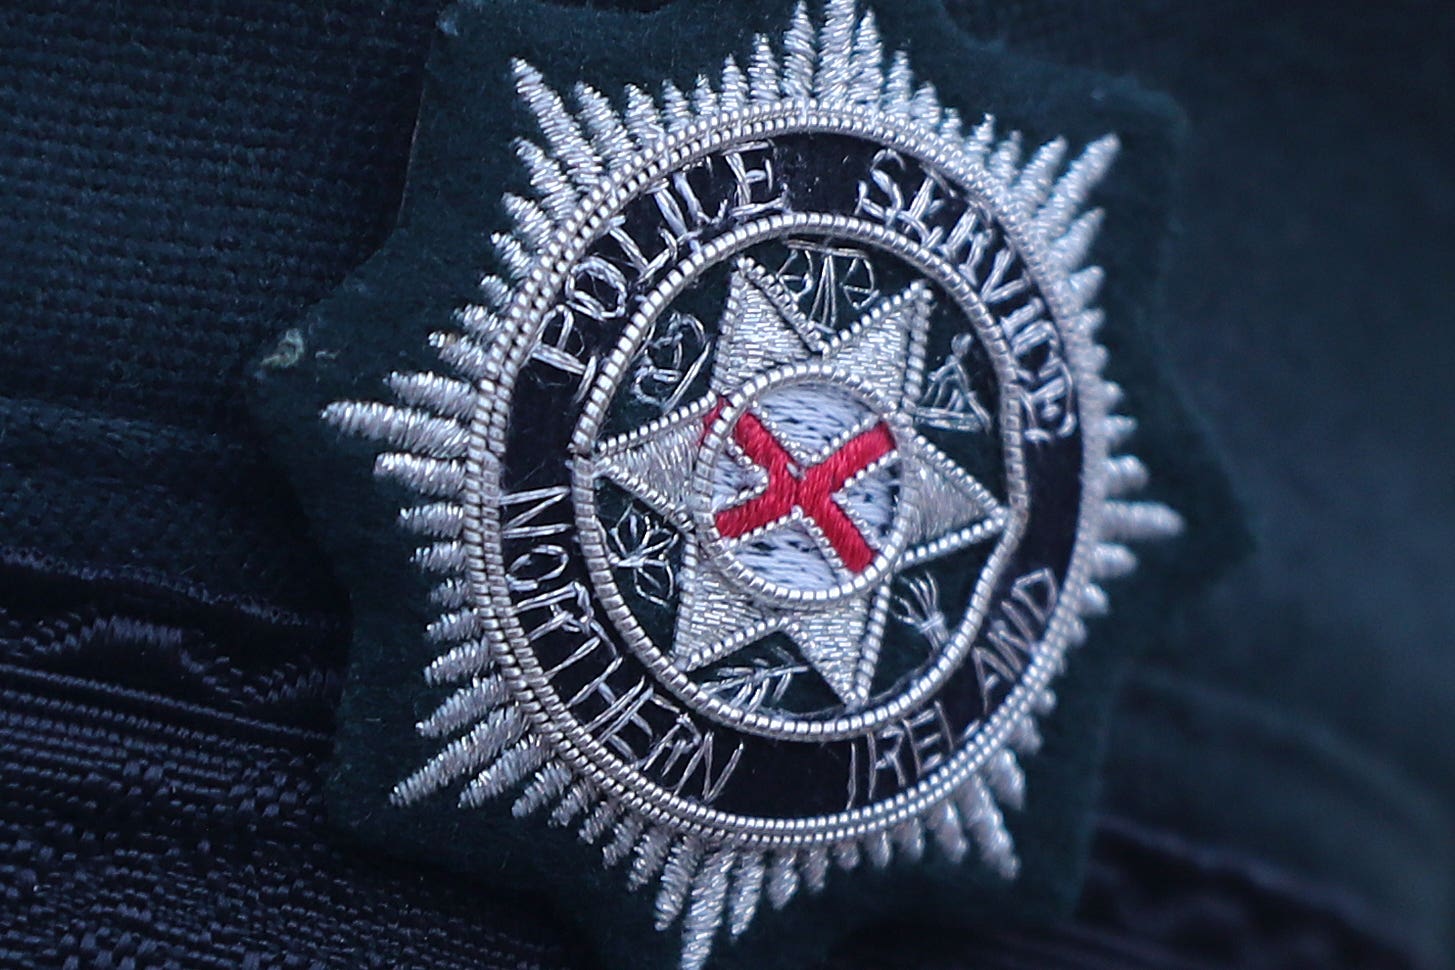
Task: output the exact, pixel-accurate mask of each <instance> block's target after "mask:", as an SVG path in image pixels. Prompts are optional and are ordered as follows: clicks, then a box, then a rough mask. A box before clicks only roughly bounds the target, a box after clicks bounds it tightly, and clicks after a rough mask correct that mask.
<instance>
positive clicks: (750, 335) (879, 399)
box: [595, 257, 1005, 709]
mask: <svg viewBox="0 0 1455 970" xmlns="http://www.w3.org/2000/svg"><path fill="white" fill-rule="evenodd" d="M933 309H934V304H933V297H932V294H931V291H930V289H929V287H928V286H927V285H926V284H924V283H915V284H913V285H911V286H909V287H908V288H906V289H905V290H903V291H902V292H900V293H898V294H897V295H895V296H892V297H888V298H884V299H881V300H879V301H878V302H877V303H876V304H875V305H874V306H871V307H868V308H867V310H866V312H865V313H864V314H863V316H862V317H860V318H859V319H858V320H857V321H855V322H854V323H853V324H852V325H851V326H849V327H847V328H846V329H844V330H842V331H839V332H838V333H835V334H834V335H833V336H832V337H829V338H827V339H826V338H825V337H824V336H823V335H822V334H821V333H820V331H819V330H818V329H817V328H816V327H815V326H814V325H813V324H812V323H811V322H810V321H808V320H806V319H805V318H804V316H803V314H802V313H801V312H800V311H799V309H798V307H797V306H796V305H795V303H794V301H793V298H792V296H791V295H790V294H789V293H788V291H787V290H786V289H785V288H784V287H783V285H782V284H781V283H780V282H779V281H778V280H777V278H775V277H774V276H773V275H772V274H770V273H768V272H767V271H765V270H764V269H763V268H762V267H760V266H759V265H758V264H757V263H755V262H753V261H752V260H751V259H748V258H745V257H744V258H740V259H739V260H738V262H737V265H736V267H735V272H734V274H733V277H732V281H731V284H730V287H729V294H728V301H727V307H726V309H725V311H724V314H723V318H722V322H721V325H720V328H719V331H720V337H719V342H718V346H717V352H716V359H715V364H714V367H713V371H712V376H711V380H710V382H709V388H710V389H709V392H708V393H707V394H706V395H704V396H703V397H702V398H700V399H698V400H697V401H694V402H691V403H689V404H686V405H683V406H681V407H679V408H677V409H676V410H674V411H672V412H670V413H669V414H666V415H664V416H662V417H661V418H658V419H657V420H655V421H653V422H652V423H650V424H649V425H647V426H645V427H643V428H640V429H638V430H636V431H633V432H630V433H627V434H624V435H619V436H617V437H614V438H611V439H608V440H605V441H603V442H601V443H600V444H599V445H598V447H597V449H596V455H595V457H596V469H597V474H598V475H601V476H603V477H605V478H607V479H609V480H611V481H612V482H614V483H616V484H617V485H618V486H620V487H621V488H624V489H626V490H627V491H628V492H630V493H631V494H633V495H635V496H636V497H637V498H639V499H641V500H642V501H644V502H646V503H647V504H648V505H650V506H652V507H653V508H655V509H656V510H657V511H658V512H659V513H660V514H662V515H663V516H665V517H666V518H668V519H669V520H670V521H672V522H673V523H674V524H675V525H676V526H677V527H678V528H679V529H681V530H682V532H683V534H684V536H685V539H686V541H685V544H684V551H683V557H682V565H681V571H680V573H679V576H680V582H679V584H678V585H679V589H680V590H681V600H680V603H679V604H678V610H677V621H676V630H675V631H674V642H673V645H672V648H671V650H670V658H671V660H672V661H673V663H675V664H677V665H678V666H679V667H681V668H683V669H685V670H696V669H698V668H701V667H704V666H707V665H708V664H712V663H715V662H717V661H719V660H721V659H723V658H725V657H728V656H730V655H731V654H733V653H736V652H737V651H739V650H742V649H745V648H747V647H749V646H750V645H752V644H753V643H755V642H757V641H759V640H761V639H762V638H764V637H766V636H768V635H770V634H773V633H780V632H781V633H783V634H784V635H786V636H787V637H788V638H789V639H790V640H791V641H792V642H793V643H794V645H795V646H796V647H797V649H798V650H799V652H800V653H802V655H803V657H804V659H805V660H806V661H807V662H808V664H809V665H810V666H812V668H813V669H814V670H815V671H817V673H818V674H819V675H820V676H822V677H823V679H824V680H825V681H826V682H827V684H828V685H829V687H831V688H832V689H833V691H834V693H835V694H837V695H838V697H839V698H840V699H841V700H842V701H843V702H844V704H845V705H846V707H848V708H851V709H852V708H858V707H862V706H863V705H864V704H865V703H867V702H868V700H869V698H870V694H871V691H872V689H873V683H874V674H875V668H876V665H877V662H878V657H879V649H880V645H881V642H882V639H883V629H884V626H885V620H886V616H887V612H888V608H889V586H890V580H892V579H893V577H894V575H895V574H896V572H897V571H899V570H901V569H904V568H907V567H909V566H912V565H916V564H919V563H923V562H926V561H928V560H930V559H933V558H936V557H938V556H942V555H945V554H947V553H949V552H953V551H955V550H957V549H961V548H964V547H966V546H968V545H971V544H976V543H981V542H984V541H986V540H988V539H991V538H993V537H995V536H996V535H998V534H999V532H1000V531H1001V529H1002V527H1003V525H1004V522H1005V512H1004V509H1003V507H1002V506H1001V504H1000V503H999V502H998V501H997V500H996V498H995V497H994V496H993V495H992V494H991V493H990V491H989V490H988V489H986V488H985V487H984V486H983V485H981V484H980V483H979V482H977V481H976V480H975V479H974V478H972V477H971V476H970V475H969V474H968V473H966V472H965V471H964V470H963V469H961V468H960V467H959V466H958V465H956V464H955V463H954V462H953V461H952V460H951V459H949V458H948V457H947V456H946V455H944V454H943V453H942V452H940V451H939V450H938V449H937V448H935V446H934V445H933V444H931V443H930V442H929V441H928V440H926V439H925V438H924V437H923V436H921V435H920V434H919V433H918V432H916V431H915V429H914V423H913V420H912V418H911V416H910V409H911V408H912V407H913V405H914V402H915V401H916V400H917V399H918V397H919V395H920V391H921V383H922V379H923V370H924V368H923V360H924V352H925V340H926V335H927V331H928V329H929V323H930V318H931V315H932V312H933Z"/></svg>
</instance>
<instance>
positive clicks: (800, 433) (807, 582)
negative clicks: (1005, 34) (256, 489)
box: [323, 0, 1179, 970]
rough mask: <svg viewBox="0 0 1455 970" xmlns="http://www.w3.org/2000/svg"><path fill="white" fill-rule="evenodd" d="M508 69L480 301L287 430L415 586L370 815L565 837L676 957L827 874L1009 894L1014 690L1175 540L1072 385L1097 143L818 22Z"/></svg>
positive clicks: (1016, 796) (835, 17)
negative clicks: (972, 95) (997, 117)
mask: <svg viewBox="0 0 1455 970" xmlns="http://www.w3.org/2000/svg"><path fill="white" fill-rule="evenodd" d="M516 81H517V88H518V91H519V95H520V97H521V98H522V99H523V101H524V103H525V104H526V105H527V106H528V107H529V108H530V110H531V111H532V112H533V114H534V115H535V117H536V119H537V121H538V124H539V132H538V133H537V135H536V138H537V139H538V140H522V141H521V142H520V143H519V156H520V158H521V161H522V163H523V165H524V167H525V169H526V171H527V172H528V174H529V176H530V182H531V185H532V192H531V193H530V194H529V195H528V196H527V195H522V196H518V197H517V196H509V197H507V198H506V200H505V202H506V209H507V211H508V212H509V214H510V216H511V218H512V220H513V226H512V227H511V228H510V229H509V230H508V231H503V232H501V233H500V234H499V235H498V236H497V237H496V251H497V255H498V258H499V264H500V267H501V270H500V273H499V275H487V276H485V277H484V278H483V280H482V282H481V286H480V294H481V297H480V300H479V302H478V303H476V304H473V305H470V306H466V307H463V308H461V309H460V312H459V313H458V314H457V319H458V324H459V325H458V328H457V329H455V330H453V331H451V332H448V333H440V334H436V335H435V336H434V337H433V338H432V339H433V343H434V346H435V347H436V349H437V350H438V354H439V360H440V363H439V366H438V368H436V369H435V370H433V371H430V372H420V373H412V372H411V373H404V372H401V373H396V374H393V375H391V376H390V378H389V380H388V385H389V388H390V394H391V399H390V400H388V401H341V402H338V403H335V404H332V405H330V406H329V407H328V408H326V409H325V411H324V413H323V418H324V420H326V421H327V422H329V423H330V424H331V425H333V426H335V427H337V428H339V429H341V430H342V431H343V432H345V433H349V434H358V435H363V436H366V437H369V438H372V439H374V440H376V441H378V442H380V443H381V444H382V445H383V448H382V451H381V454H380V455H379V457H378V459H377V463H376V466H375V473H376V474H377V475H378V476H379V477H381V478H386V479H389V480H391V481H394V482H400V483H403V484H404V485H406V486H408V487H409V488H410V489H412V490H413V491H414V492H415V493H417V495H418V501H417V502H414V503H412V504H410V505H409V506H408V507H406V508H404V509H403V510H402V511H401V515H400V522H401V524H402V526H403V527H404V528H405V529H407V530H409V532H410V533H411V534H413V535H416V536H418V537H419V539H420V545H419V551H418V554H417V557H416V559H417V563H418V565H419V567H420V568H421V569H423V570H424V571H425V572H426V573H428V574H429V575H431V576H432V577H434V580H435V583H436V585H435V590H434V593H433V602H434V603H435V604H436V606H437V616H436V618H435V620H434V621H433V622H432V623H431V624H430V625H429V627H428V629H427V630H425V631H423V635H424V636H425V637H427V638H428V639H429V641H430V643H431V644H433V645H434V651H433V652H434V653H435V655H436V659H435V660H434V661H433V662H432V663H431V664H430V665H429V666H428V668H427V669H425V670H422V671H421V673H420V676H421V678H422V683H425V684H428V685H430V687H431V689H433V690H435V691H437V696H438V706H437V708H436V709H435V710H434V712H433V713H432V714H430V715H429V716H428V717H426V718H425V719H424V720H422V721H421V722H420V723H419V725H418V731H419V732H420V734H421V735H423V736H424V737H425V738H427V739H430V740H431V742H432V743H434V744H436V745H437V754H436V755H435V756H434V757H432V758H431V759H429V760H428V761H427V763H425V764H423V765H422V766H419V767H418V769H417V770H415V771H413V772H412V773H409V774H408V775H407V776H406V777H403V778H402V779H401V780H400V781H399V783H398V785H397V786H396V787H395V789H394V791H393V792H392V794H390V796H389V797H390V798H392V800H393V801H394V802H395V803H396V804H399V805H410V804H414V803H418V802H421V801H423V800H425V799H440V798H446V799H453V800H455V801H456V802H457V803H458V805H459V807H460V810H461V811H497V810H504V811H513V812H514V813H515V814H516V815H517V816H525V815H531V814H534V813H537V812H540V813H544V814H545V815H546V816H547V817H548V818H549V819H550V820H551V822H552V823H553V824H555V825H557V826H561V827H569V828H571V829H573V830H574V831H575V832H576V833H578V834H579V836H580V837H581V838H582V839H584V840H585V841H587V842H589V843H592V844H597V845H600V846H601V849H602V858H603V864H604V865H606V866H622V867H623V868H624V869H625V872H624V876H623V878H624V881H625V883H626V884H628V885H630V886H632V887H633V888H647V887H650V889H651V891H652V893H653V896H652V899H653V906H654V912H655V917H656V924H657V927H658V929H661V930H664V931H666V930H669V929H671V928H673V927H676V928H677V932H680V934H681V939H682V943H681V965H682V967H683V968H684V970H696V968H699V967H702V966H703V965H705V963H706V962H707V961H708V959H709V957H710V955H711V953H712V950H713V947H714V945H715V943H716V942H718V941H719V940H720V939H722V938H724V937H732V936H736V935H739V934H741V933H742V932H744V931H745V930H746V929H747V927H748V926H749V925H750V924H751V923H752V921H753V918H754V914H755V913H756V912H757V911H758V910H759V908H760V906H761V905H764V904H766V905H771V906H773V907H780V908H781V907H784V906H786V905H788V904H789V903H790V901H791V900H792V898H793V897H794V896H795V895H796V894H798V893H799V892H804V891H808V892H812V891H816V890H818V889H820V888H822V887H823V886H824V885H825V884H826V881H827V880H829V879H830V878H853V877H852V875H847V873H849V872H850V871H852V870H854V869H856V868H859V867H884V866H887V865H889V864H890V862H891V861H892V860H896V859H900V860H913V859H917V858H919V857H921V856H923V855H925V854H926V853H931V852H934V853H943V854H945V855H947V856H948V857H950V858H951V859H954V860H961V859H964V860H965V864H966V865H984V866H988V867H990V868H991V869H992V870H994V871H996V872H998V873H1000V874H1001V875H1003V876H1005V877H1006V878H1013V877H1014V876H1015V875H1016V873H1017V869H1018V863H1017V857H1016V854H1015V850H1014V846H1013V845H1012V842H1011V839H1010V836H1009V834H1008V831H1007V827H1006V824H1005V812H1006V811H1007V810H1014V809H1016V808H1017V807H1018V806H1020V804H1021V803H1022V799H1023V798H1025V797H1027V796H1026V794H1025V792H1024V781H1023V775H1022V770H1021V766H1020V759H1021V758H1023V757H1025V756H1028V755H1030V754H1032V753H1033V752H1034V751H1035V750H1036V748H1037V746H1038V744H1039V736H1038V733H1037V729H1036V719H1037V717H1038V716H1040V715H1043V714H1044V713H1046V712H1047V711H1049V710H1050V708H1051V707H1052V705H1053V703H1054V696H1053V694H1052V691H1051V688H1050V684H1051V681H1052V680H1053V678H1054V677H1055V675H1056V674H1057V673H1058V672H1059V670H1060V669H1061V667H1062V665H1063V663H1064V661H1065V659H1066V654H1067V651H1068V649H1070V648H1071V647H1073V646H1074V645H1076V644H1078V643H1080V642H1081V641H1082V640H1083V639H1084V637H1085V627H1084V624H1083V617H1084V616H1085V615H1088V614H1095V613H1099V612H1102V611H1104V610H1105V609H1106V608H1107V602H1106V595H1105V593H1104V591H1103V589H1102V586H1101V583H1102V582H1103V581H1104V580H1106V579H1108V578H1112V577H1116V576H1121V575H1124V574H1126V573H1128V572H1130V571H1131V570H1132V568H1133V567H1134V565H1135V558H1134V555H1133V553H1132V552H1131V551H1130V550H1129V549H1128V547H1127V545H1126V543H1127V542H1128V541H1131V540H1137V539H1146V538H1156V537H1162V536H1167V535H1171V534H1173V533H1175V532H1176V531H1177V529H1178V528H1179V520H1178V517H1177V516H1176V515H1175V513H1173V512H1172V511H1171V510H1169V509H1167V508H1166V507H1164V506H1162V505H1159V504H1156V503H1152V502H1146V501H1138V500H1137V499H1136V498H1135V493H1136V492H1137V491H1138V490H1140V489H1141V488H1142V487H1143V486H1144V485H1145V483H1146V477H1147V476H1146V470H1145V468H1144V467H1143V466H1142V465H1141V463H1140V462H1138V461H1137V459H1136V458H1134V457H1132V456H1131V455H1129V454H1127V453H1125V451H1124V446H1125V443H1126V442H1127V440H1128V439H1129V437H1130V436H1131V434H1132V433H1133V431H1134V429H1135V424H1134V422H1133V421H1132V419H1130V418H1128V417H1126V416H1123V415H1121V414H1119V413H1118V412H1117V407H1118V403H1119V395H1118V392H1117V389H1116V388H1115V387H1114V386H1113V385H1112V384H1110V383H1109V382H1107V381H1106V380H1104V379H1103V377H1102V376H1101V372H1102V365H1103V361H1104V357H1105V354H1104V351H1103V350H1102V349H1101V348H1100V347H1099V345H1098V344H1097V343H1096V332H1097V328H1098V327H1099V325H1100V323H1101V314H1100V312H1099V311H1098V310H1097V309H1096V308H1095V307H1094V305H1093V304H1094V299H1095V295H1096V293H1097V290H1098V288H1099V285H1100V283H1101V279H1102V274H1101V271H1100V270H1099V269H1097V268H1095V267H1091V266H1088V265H1086V262H1085V261H1086V256H1087V253H1088V251H1089V249H1090V247H1091V244H1092V242H1093V240H1094V238H1095V235H1096V232H1097V229H1098V226H1099V225H1100V222H1101V218H1102V214H1101V212H1100V211H1099V210H1096V209H1088V208H1087V207H1086V206H1087V199H1088V196H1089V195H1090V193H1091V191H1092V189H1093V187H1094V186H1095V184H1096V183H1097V181H1098V180H1099V179H1100V178H1101V176H1102V175H1103V173H1104V172H1105V171H1106V170H1107V168H1108V167H1109V165H1110V164H1111V161H1112V158H1113V156H1114V154H1115V152H1116V148H1117V146H1116V142H1115V139H1114V138H1112V137H1110V136H1108V137H1106V138H1103V139H1102V140H1099V141H1096V142H1093V143H1092V144H1090V145H1089V146H1086V147H1085V148H1084V150H1083V151H1082V152H1081V153H1080V154H1079V155H1077V156H1075V157H1074V158H1071V157H1069V155H1068V146H1067V145H1066V144H1065V142H1064V141H1061V140H1059V139H1058V140H1055V141H1052V142H1050V143H1048V144H1046V145H1044V146H1041V147H1039V148H1037V149H1035V150H1034V151H1029V152H1023V149H1022V145H1021V141H1020V138H1019V137H1018V136H1017V135H1015V134H1009V135H1002V134H1001V133H999V132H997V130H996V128H995V126H994V124H993V122H992V121H991V120H990V119H989V118H986V119H985V120H983V121H981V122H979V123H977V124H974V125H965V124H963V123H962V120H961V118H960V117H959V115H958V114H957V113H956V111H955V110H953V109H951V108H948V107H945V106H944V105H942V104H941V103H940V101H939V98H938V96H937V94H936V92H935V90H934V88H933V87H932V86H930V85H928V84H920V83H918V82H917V81H916V80H915V78H914V76H913V73H912V71H911V68H910V65H909V61H908V58H907V57H906V56H905V55H904V54H903V53H893V52H889V51H886V50H885V49H884V46H883V44H882V43H881V40H880V37H879V34H878V30H877V27H876V23H875V19H874V15H873V13H872V11H866V10H862V9H859V7H858V6H857V5H856V4H855V3H854V2H852V0H830V2H828V3H827V4H826V6H825V7H824V8H823V9H822V10H810V9H809V8H808V7H805V6H801V7H799V9H798V11H797V13H796V15H795V16H794V18H793V19H792V21H791V23H789V24H788V25H786V30H785V33H784V34H783V35H782V36H781V37H778V38H769V37H766V36H760V37H758V38H756V40H755V41H754V43H753V44H752V45H751V46H750V47H749V49H747V50H746V51H743V52H739V53H738V54H736V55H734V56H730V57H727V58H726V59H725V60H724V62H723V65H722V69H721V71H720V73H718V74H717V75H716V76H714V77H710V78H709V77H706V76H704V77H701V78H698V79H697V80H696V83H695V86H691V87H689V88H686V89H682V88H679V87H677V86H676V85H674V84H672V83H667V84H665V85H663V86H662V88H661V89H660V91H659V92H656V93H648V92H646V91H644V90H641V89H639V88H636V87H629V88H627V89H626V90H625V91H622V92H617V93H616V94H614V95H610V96H609V95H608V94H603V93H601V92H599V91H597V90H595V89H593V88H591V87H588V86H586V85H585V84H584V83H583V84H578V85H577V86H576V87H575V88H574V89H573V90H572V91H571V92H569V93H568V94H562V93H559V92H558V91H557V90H555V89H554V88H553V87H552V86H551V85H549V84H548V83H547V82H546V81H545V79H544V78H543V77H542V76H541V74H540V73H539V72H537V71H536V70H535V69H534V68H532V67H531V66H530V65H528V64H524V63H518V64H517V65H516ZM1029 797H1034V795H1033V794H1032V795H1031V796H1029ZM977 860H978V861H977ZM836 870H838V871H839V872H840V873H841V874H835V871H836Z"/></svg>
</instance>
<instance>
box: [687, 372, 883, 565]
mask: <svg viewBox="0 0 1455 970" xmlns="http://www.w3.org/2000/svg"><path fill="white" fill-rule="evenodd" d="M724 404H725V402H723V401H719V402H718V404H717V406H716V407H714V408H713V409H712V413H711V414H709V415H708V416H707V421H706V425H707V427H711V426H712V423H713V422H714V421H716V420H717V417H718V415H719V414H721V413H722V409H723V405H724ZM733 440H734V441H736V442H737V443H738V447H740V448H742V449H743V452H744V454H746V455H747V456H748V458H749V459H750V460H751V461H752V462H753V463H754V464H756V465H758V466H759V467H761V468H762V469H763V470H764V471H766V472H767V473H768V487H767V488H766V489H765V490H764V491H763V492H762V494H760V495H755V496H753V497H752V498H750V499H748V500H747V501H746V502H743V503H741V504H739V505H735V506H733V507H731V508H728V509H724V510H722V511H721V512H719V513H717V515H716V516H715V517H714V520H713V521H714V524H715V525H716V526H717V531H718V533H719V534H720V535H722V536H723V537H724V538H726V539H737V538H740V537H741V536H744V535H747V534H748V533H749V532H752V531H753V530H754V529H760V528H762V527H763V526H765V525H769V524H771V523H773V522H777V521H778V520H779V519H781V518H783V517H784V516H786V515H788V514H790V513H791V512H792V511H793V510H794V509H801V510H802V511H803V514H804V515H806V516H808V517H809V518H810V519H812V520H813V522H814V523H815V524H816V525H817V526H818V527H819V529H820V530H821V531H822V532H823V534H824V538H826V539H827V540H828V542H829V545H830V546H832V547H833V550H834V552H835V553H837V554H838V557H839V561H840V562H842V563H843V564H844V565H845V566H846V567H847V568H848V569H849V570H850V571H851V572H854V573H862V572H863V571H864V570H866V569H868V568H869V566H870V564H871V563H873V562H874V555H875V553H874V549H873V547H872V546H870V545H869V541H868V540H867V539H866V538H865V537H864V533H862V532H860V531H859V527H858V526H857V525H855V524H854V520H853V519H850V518H849V517H848V516H847V515H846V514H844V510H843V509H841V508H839V505H838V503H837V502H835V501H834V498H833V496H834V493H835V492H837V491H838V490H839V489H841V488H843V487H844V485H845V483H847V482H848V481H849V479H851V478H853V477H854V476H855V475H857V474H859V473H860V472H861V471H863V470H864V469H866V468H868V467H869V466H870V465H872V464H874V462H876V461H878V460H879V459H880V458H883V457H884V456H885V455H887V454H889V453H890V452H891V451H893V450H894V436H893V435H892V434H890V432H889V426H888V425H886V424H885V423H884V422H882V421H881V422H879V423H878V424H876V425H875V426H874V427H872V428H870V429H869V430H868V431H865V432H862V433H861V434H858V435H855V436H854V437H853V438H851V439H850V440H849V441H848V442H847V443H846V444H845V445H844V446H843V447H842V448H840V449H839V450H837V451H835V452H834V453H833V454H832V455H829V457H827V458H825V459H824V460H823V461H822V462H820V463H818V464H817V465H814V466H813V467H811V468H807V469H801V468H800V467H799V465H798V463H797V462H796V461H794V460H793V456H792V455H790V454H789V453H788V449H786V448H784V447H783V443H782V442H781V441H779V440H778V439H777V438H776V437H775V436H774V434H773V432H772V431H769V430H768V427H767V426H766V425H765V424H763V422H762V421H760V420H759V419H758V417H757V416H756V415H754V414H753V413H752V412H751V411H744V412H743V415H742V417H740V418H738V421H737V425H736V426H735V427H734V428H733Z"/></svg>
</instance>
